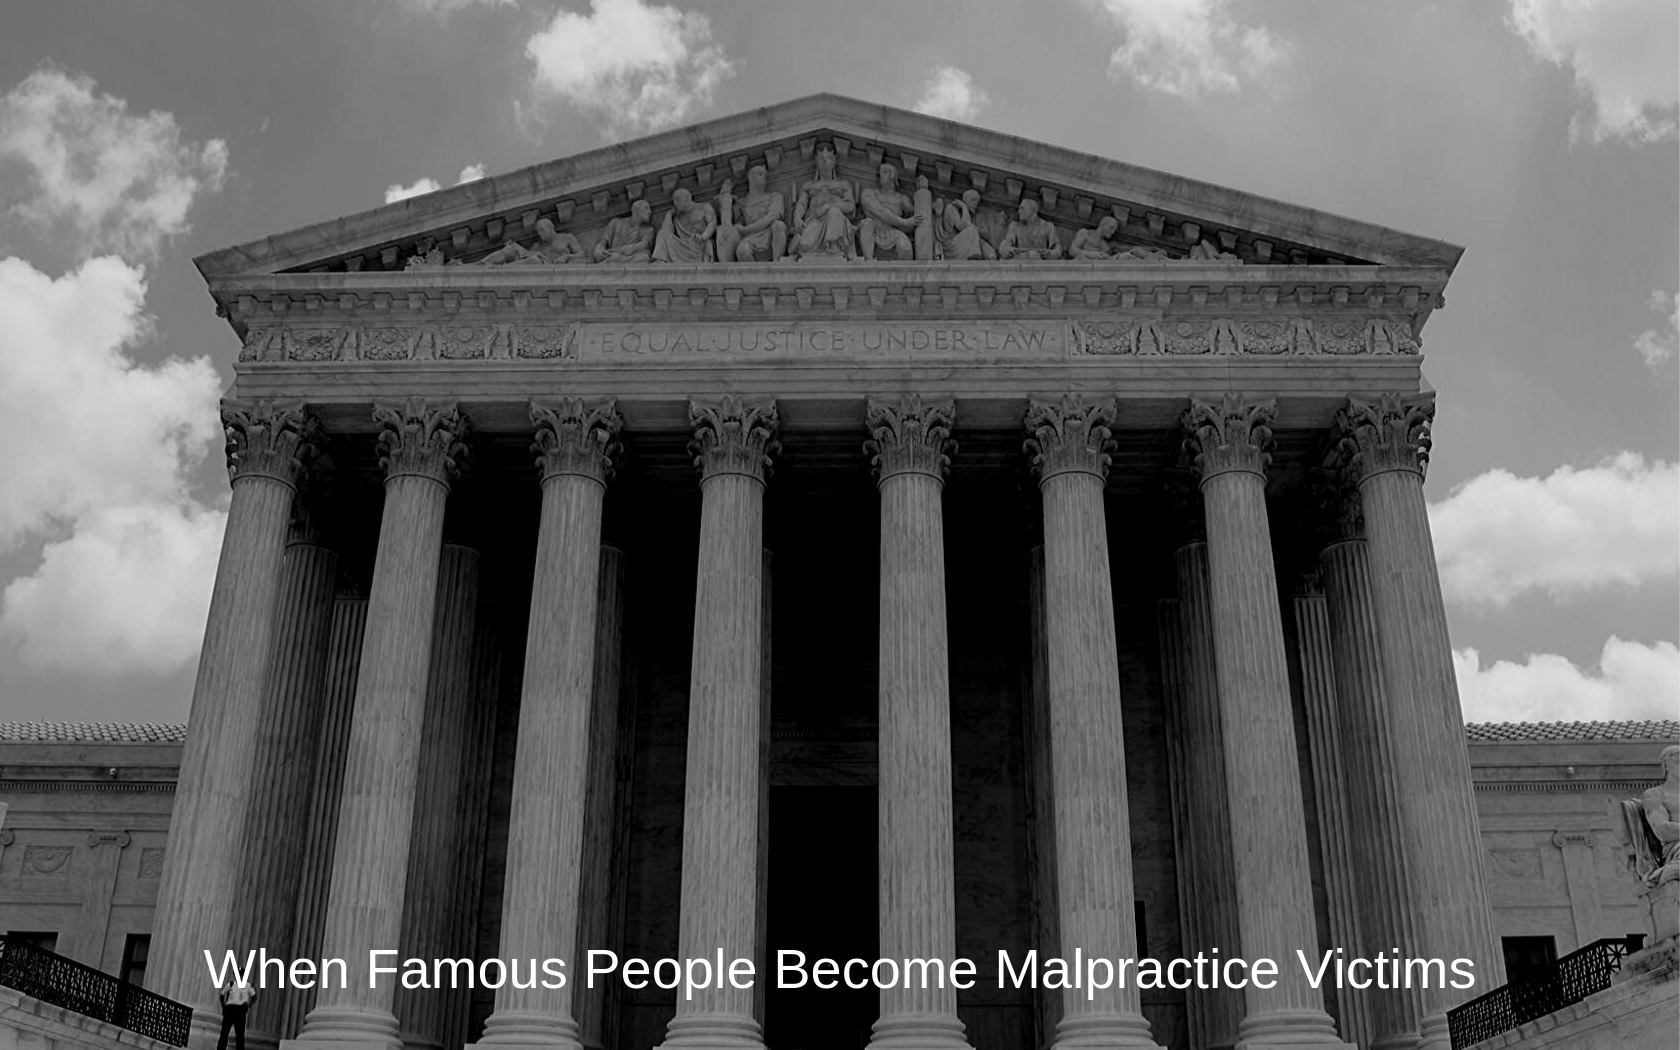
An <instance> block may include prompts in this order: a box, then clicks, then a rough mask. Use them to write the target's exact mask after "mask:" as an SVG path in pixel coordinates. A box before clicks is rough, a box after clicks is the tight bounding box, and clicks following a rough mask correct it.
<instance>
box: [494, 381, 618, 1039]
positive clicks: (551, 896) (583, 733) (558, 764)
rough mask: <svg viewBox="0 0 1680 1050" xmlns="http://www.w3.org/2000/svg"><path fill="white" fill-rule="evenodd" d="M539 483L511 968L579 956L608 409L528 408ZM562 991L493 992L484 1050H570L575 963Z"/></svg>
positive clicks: (506, 952) (612, 415)
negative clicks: (560, 954)
mask: <svg viewBox="0 0 1680 1050" xmlns="http://www.w3.org/2000/svg"><path fill="white" fill-rule="evenodd" d="M531 422H532V423H534V424H535V425H536V427H537V435H536V444H535V445H534V446H533V451H534V452H536V453H537V469H538V471H539V472H540V473H541V475H542V518H541V521H540V524H539V525H538V529H537V559H536V567H535V571H534V574H533V576H532V578H531V618H530V626H529V628H528V629H527V631H526V636H525V638H526V641H525V673H524V678H523V679H522V681H523V685H522V686H521V689H522V692H521V695H520V701H519V744H518V750H517V752H516V753H515V756H514V764H513V809H512V811H511V813H510V814H509V817H508V854H507V885H506V889H505V890H504V894H503V904H502V947H501V954H502V957H503V958H506V959H545V958H548V957H550V956H552V955H553V954H554V953H555V951H556V950H564V951H568V952H569V951H570V950H571V949H572V946H573V945H575V944H577V931H578V886H579V883H580V874H579V871H580V861H581V857H582V855H583V818H584V805H585V802H586V800H587V797H588V790H587V789H588V782H589V759H590V756H589V708H590V696H591V689H592V687H593V684H594V679H595V620H596V615H597V591H598V589H599V581H600V574H601V547H600V544H601V508H602V504H603V501H604V498H605V496H606V491H607V477H608V474H609V473H610V472H611V469H612V459H613V456H614V455H615V454H616V453H617V447H618V442H617V434H618V429H619V426H620V419H619V415H618V410H617V408H616V407H615V406H614V405H613V403H612V402H607V403H605V404H601V405H586V404H585V403H584V402H583V401H582V400H581V399H579V398H565V399H562V400H561V401H559V402H557V403H554V404H538V403H535V402H533V403H532V405H531ZM572 962H573V968H572V971H571V974H570V975H569V978H568V981H567V984H566V986H565V987H562V988H544V987H542V982H540V981H537V982H534V983H536V985H537V986H536V987H534V988H516V987H514V985H513V983H512V982H509V983H508V984H506V985H503V986H502V987H501V988H500V989H499V990H497V992H496V1011H495V1013H493V1014H491V1015H490V1019H489V1020H488V1021H487V1022H486V1023H485V1025H484V1037H483V1038H482V1039H481V1040H480V1042H479V1044H478V1045H480V1046H486V1045H509V1044H524V1045H532V1046H535V1045H541V1046H549V1047H566V1048H575V1047H578V1046H580V1045H581V1044H580V1043H579V1041H578V1026H577V1022H576V1021H575V1020H574V1019H573V1017H572V989H573V987H575V985H576V983H577V981H578V980H580V975H579V971H580V970H581V969H582V960H579V959H574V960H572Z"/></svg>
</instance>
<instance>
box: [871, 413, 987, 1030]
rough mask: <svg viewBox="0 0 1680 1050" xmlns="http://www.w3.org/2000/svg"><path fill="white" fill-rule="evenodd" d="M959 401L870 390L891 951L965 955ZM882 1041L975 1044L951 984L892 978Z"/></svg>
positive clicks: (884, 941)
mask: <svg viewBox="0 0 1680 1050" xmlns="http://www.w3.org/2000/svg"><path fill="white" fill-rule="evenodd" d="M954 413H955V407H954V405H953V404H952V403H951V402H949V401H946V402H929V403H926V404H924V403H923V402H922V400H921V399H920V398H919V397H905V398H902V399H899V400H894V401H875V400H871V401H870V403H869V406H868V414H867V417H866V423H867V425H868V427H869V432H870V434H871V435H872V436H873V438H872V440H871V441H869V442H868V443H866V445H865V449H866V451H868V452H869V453H871V455H872V456H873V461H874V465H875V470H876V476H877V478H878V479H879V488H880V492H881V583H880V678H881V682H880V707H879V720H880V730H879V731H880V758H879V768H880V780H879V788H878V791H879V803H878V805H879V810H880V822H879V850H880V851H879V864H880V869H879V872H880V881H879V887H880V924H881V925H880V933H881V940H880V945H881V949H880V950H881V956H882V957H883V958H892V959H914V958H920V959H953V958H955V957H956V943H957V931H956V899H955V889H954V883H953V878H954V875H953V869H952V859H951V857H952V839H951V836H952V825H951V687H950V643H949V638H948V637H947V634H946V626H945V529H944V522H943V519H942V510H941V506H940V495H941V490H942V489H943V488H944V475H945V469H946V466H947V463H948V462H949V460H948V457H947V452H948V451H950V450H951V448H952V445H951V441H950V434H951V424H952V418H953V415H954ZM880 999H881V1013H880V1017H879V1018H878V1019H877V1020H876V1022H875V1025H874V1030H873V1034H872V1036H871V1038H870V1044H871V1045H872V1046H880V1047H912V1046H913V1047H929V1048H931V1047H950V1048H957V1047H962V1048H966V1047H967V1046H968V1041H967V1040H966V1039H965V1038H964V1036H963V1024H962V1022H961V1021H959V1020H957V993H956V990H955V989H954V988H951V987H943V988H941V987H932V988H916V987H910V988H887V989H882V990H881V993H880Z"/></svg>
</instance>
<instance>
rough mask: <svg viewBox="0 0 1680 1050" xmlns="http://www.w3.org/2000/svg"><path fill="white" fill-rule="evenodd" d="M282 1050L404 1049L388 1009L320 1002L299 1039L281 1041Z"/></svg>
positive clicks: (305, 1019)
mask: <svg viewBox="0 0 1680 1050" xmlns="http://www.w3.org/2000/svg"><path fill="white" fill-rule="evenodd" d="M280 1050H402V1036H401V1035H399V1034H398V1032H397V1018H396V1016H395V1015H394V1014H392V1013H390V1012H389V1011H376V1010H360V1009H356V1008H355V1007H342V1006H341V1007H331V1006H327V1007H320V1006H317V1007H316V1008H315V1009H313V1010H311V1011H309V1016H308V1017H305V1018H304V1019H303V1031H301V1032H299V1033H298V1036H297V1038H296V1039H282V1040H281V1041H280Z"/></svg>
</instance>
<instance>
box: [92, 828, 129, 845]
mask: <svg viewBox="0 0 1680 1050" xmlns="http://www.w3.org/2000/svg"><path fill="white" fill-rule="evenodd" d="M130 841H131V840H130V838H129V835H128V832H126V831H90V832H88V839H87V843H88V848H89V849H98V848H99V847H101V846H115V847H117V848H118V849H127V848H128V844H129V842H130Z"/></svg>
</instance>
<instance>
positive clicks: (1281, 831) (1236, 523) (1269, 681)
mask: <svg viewBox="0 0 1680 1050" xmlns="http://www.w3.org/2000/svg"><path fill="white" fill-rule="evenodd" d="M1274 411H1275V406H1274V404H1273V403H1272V402H1269V401H1267V402H1261V403H1258V404H1249V403H1247V402H1245V401H1244V400H1242V399H1241V398H1237V397H1232V396H1227V397H1226V398H1224V399H1223V401H1221V402H1220V403H1218V404H1210V403H1208V402H1204V401H1192V402H1191V403H1190V409H1189V411H1188V412H1186V413H1185V415H1184V428H1185V431H1186V432H1187V435H1188V441H1187V446H1188V448H1189V449H1190V450H1191V451H1192V452H1194V453H1195V457H1196V467H1197V469H1198V470H1199V471H1200V473H1201V478H1202V503H1203V508H1204V511H1205V513H1206V520H1207V534H1208V585H1209V587H1208V589H1209V594H1210V595H1211V597H1212V608H1213V618H1212V619H1213V648H1214V659H1215V661H1216V663H1217V664H1218V667H1219V713H1220V719H1221V722H1222V724H1223V726H1224V733H1225V784H1226V790H1227V795H1228V797H1229V804H1230V808H1229V811H1228V817H1227V820H1228V824H1229V827H1230V829H1231V848H1232V859H1233V860H1234V861H1235V872H1236V879H1235V882H1236V895H1237V929H1238V935H1239V937H1240V939H1241V942H1242V951H1243V957H1244V958H1246V959H1248V960H1250V961H1252V960H1255V959H1273V960H1275V961H1276V962H1277V964H1278V971H1279V973H1278V976H1277V978H1276V979H1275V984H1274V985H1273V987H1271V988H1260V987H1258V986H1256V984H1255V983H1254V982H1250V983H1249V985H1248V986H1247V988H1246V989H1245V990H1244V994H1243V1002H1244V1006H1245V1008H1246V1009H1245V1013H1244V1016H1243V1019H1242V1023H1241V1024H1240V1025H1238V1027H1237V1034H1238V1038H1239V1041H1240V1043H1241V1044H1243V1045H1246V1046H1249V1047H1261V1046H1277V1047H1298V1046H1311V1045H1326V1044H1328V1045H1337V1044H1338V1042H1339V1041H1338V1040H1337V1038H1336V1029H1335V1025H1334V1023H1333V1022H1332V1021H1331V1020H1330V1015H1329V1014H1327V1013H1325V1012H1324V999H1323V996H1322V994H1321V993H1320V992H1318V991H1316V990H1314V989H1313V987H1312V986H1311V985H1310V984H1308V983H1307V980H1306V977H1305V975H1304V974H1303V973H1302V972H1301V968H1300V966H1299V965H1296V958H1295V953H1296V951H1306V952H1309V953H1314V954H1316V953H1315V952H1314V949H1316V948H1317V946H1318V930H1317V928H1316V927H1315V925H1314V922H1313V906H1312V874H1311V869H1310V867H1309V863H1308V859H1307V828H1306V817H1305V810H1304V808H1303V804H1302V800H1301V782H1300V779H1299V774H1298V772H1297V766H1296V751H1295V725H1294V716H1293V714H1292V711H1291V707H1290V699H1289V663H1288V657H1287V655H1286V652H1285V649H1284V645H1283V621H1282V618H1281V615H1280V609H1279V606H1278V592H1277V574H1276V570H1275V569H1274V568H1273V565H1272V539H1271V531H1270V529H1269V528H1268V526H1267V521H1266V463H1267V461H1268V459H1269V458H1270V457H1269V455H1268V454H1267V452H1266V448H1267V446H1269V445H1270V443H1271V428H1270V427H1269V426H1268V424H1269V423H1270V422H1271V419H1272V416H1273V413H1274ZM1343 1045H1345V1044H1343Z"/></svg>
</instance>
